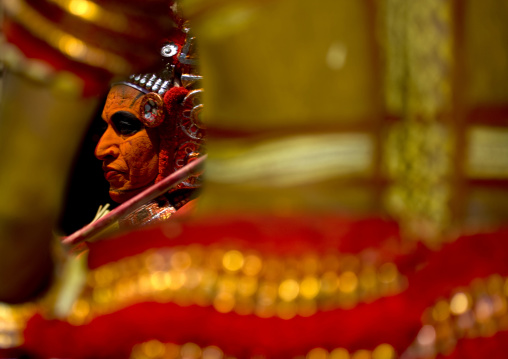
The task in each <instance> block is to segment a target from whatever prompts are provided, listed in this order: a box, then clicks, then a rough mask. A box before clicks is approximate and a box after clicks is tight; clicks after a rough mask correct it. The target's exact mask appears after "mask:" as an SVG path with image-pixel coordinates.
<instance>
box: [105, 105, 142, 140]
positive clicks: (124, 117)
mask: <svg viewBox="0 0 508 359" xmlns="http://www.w3.org/2000/svg"><path fill="white" fill-rule="evenodd" d="M111 122H112V123H113V126H114V127H115V129H116V131H117V132H118V134H120V135H123V136H130V135H133V134H135V133H136V132H138V131H140V130H142V129H143V124H142V123H141V121H140V120H138V119H137V118H136V116H134V115H133V114H132V113H130V112H126V111H118V112H116V113H114V114H113V116H111Z"/></svg>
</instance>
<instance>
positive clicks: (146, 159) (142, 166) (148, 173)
mask: <svg viewBox="0 0 508 359" xmlns="http://www.w3.org/2000/svg"><path fill="white" fill-rule="evenodd" d="M120 150H121V152H122V153H123V154H124V159H125V162H126V163H127V166H128V167H129V174H130V181H131V182H139V183H143V184H146V183H148V182H150V181H152V180H154V179H155V177H156V176H157V174H158V164H159V157H158V155H157V152H156V150H155V148H154V146H153V144H152V142H151V141H150V140H149V139H148V137H140V138H136V139H131V140H129V141H126V142H125V143H124V144H123V145H122V146H121V148H120Z"/></svg>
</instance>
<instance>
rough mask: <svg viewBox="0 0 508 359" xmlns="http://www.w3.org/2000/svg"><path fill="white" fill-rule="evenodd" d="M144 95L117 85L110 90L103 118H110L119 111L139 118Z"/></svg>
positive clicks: (127, 87)
mask: <svg viewBox="0 0 508 359" xmlns="http://www.w3.org/2000/svg"><path fill="white" fill-rule="evenodd" d="M143 95H144V93H142V92H141V91H138V90H136V89H134V88H132V87H130V86H126V85H115V86H113V87H112V88H111V90H109V93H108V97H107V99H106V104H105V105H104V110H103V111H102V116H103V117H104V118H105V119H108V118H110V117H111V116H112V115H113V114H114V113H115V112H117V111H128V112H131V113H132V114H134V115H136V117H137V116H138V109H139V103H140V102H141V98H142V97H143Z"/></svg>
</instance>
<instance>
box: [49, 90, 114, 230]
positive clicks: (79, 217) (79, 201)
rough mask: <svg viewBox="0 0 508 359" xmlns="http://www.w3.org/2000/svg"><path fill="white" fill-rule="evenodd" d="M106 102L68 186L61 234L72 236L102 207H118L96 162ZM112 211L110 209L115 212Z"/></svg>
mask: <svg viewBox="0 0 508 359" xmlns="http://www.w3.org/2000/svg"><path fill="white" fill-rule="evenodd" d="M104 102H105V98H104V99H102V100H101V102H100V104H99V106H98V108H97V110H96V112H95V115H94V117H93V119H91V122H90V125H89V128H88V131H87V132H86V134H85V137H84V138H83V142H82V145H81V149H80V150H79V152H78V153H77V154H76V158H75V160H74V165H73V168H72V171H71V175H70V177H69V182H68V185H67V194H66V196H65V203H64V207H63V212H62V214H61V217H60V220H59V224H58V227H59V228H58V229H59V231H60V232H63V233H60V234H64V235H69V234H71V233H73V232H74V231H76V230H78V229H80V228H81V227H83V226H84V225H86V224H88V223H90V222H91V221H92V219H93V218H94V217H95V214H96V213H97V209H98V208H99V206H100V205H104V204H106V203H110V205H111V206H112V207H115V206H116V204H115V202H113V201H112V200H111V199H110V198H109V194H108V189H109V183H108V182H107V181H106V179H105V178H104V173H103V171H102V168H101V166H102V162H101V161H99V160H98V159H97V158H95V155H94V150H95V147H96V146H97V142H99V139H100V137H101V136H102V133H103V132H104V130H105V129H106V127H105V122H104V121H102V119H101V113H102V108H103V107H104ZM112 207H110V208H112Z"/></svg>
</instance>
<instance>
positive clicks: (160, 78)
mask: <svg viewBox="0 0 508 359" xmlns="http://www.w3.org/2000/svg"><path fill="white" fill-rule="evenodd" d="M184 32H185V33H186V34H187V37H186V40H185V44H184V46H183V47H182V49H181V51H180V54H178V45H177V44H175V43H174V42H169V43H167V44H164V45H163V46H162V48H161V50H160V54H161V57H162V62H163V63H164V66H163V68H162V69H161V70H160V71H158V72H154V73H147V74H135V75H131V76H130V77H129V80H127V81H123V82H121V83H123V84H125V85H128V86H131V87H134V88H135V89H137V90H139V91H142V92H144V93H149V92H155V93H157V94H159V95H160V96H164V94H165V93H166V92H167V91H168V90H169V89H170V88H171V87H174V86H183V87H185V88H190V87H193V88H195V86H194V85H195V83H196V82H198V81H199V80H201V79H202V76H200V75H198V74H197V73H195V72H196V70H197V69H196V67H197V60H196V58H195V57H194V55H193V54H192V52H193V50H194V49H193V45H194V40H195V37H193V36H190V35H189V29H188V28H185V29H184ZM175 56H178V58H177V59H178V62H180V63H181V64H182V65H184V66H185V68H189V69H190V71H189V73H182V74H177V73H176V71H175V65H173V64H172V62H174V61H172V60H173V59H174V57H175Z"/></svg>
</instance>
